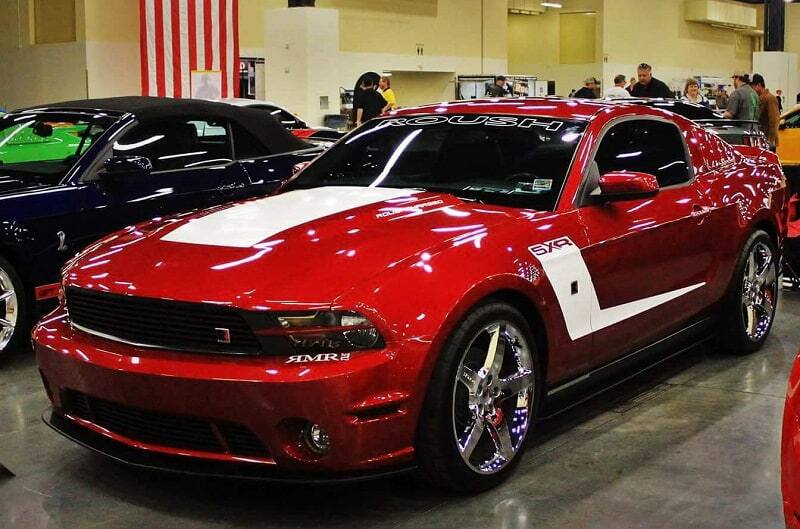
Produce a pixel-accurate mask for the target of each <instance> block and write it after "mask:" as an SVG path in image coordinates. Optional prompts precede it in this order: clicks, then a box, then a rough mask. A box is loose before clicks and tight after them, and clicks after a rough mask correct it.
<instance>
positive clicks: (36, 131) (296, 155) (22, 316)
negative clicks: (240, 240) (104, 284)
mask: <svg viewBox="0 0 800 529" xmlns="http://www.w3.org/2000/svg"><path fill="white" fill-rule="evenodd" d="M310 147H311V146H310V145H308V144H306V143H305V142H302V141H300V140H298V139H296V138H294V137H293V136H292V135H290V134H289V133H288V132H286V131H285V130H284V129H283V128H282V127H281V126H280V125H278V123H277V122H275V121H274V120H272V119H264V117H263V115H262V114H261V113H260V112H257V111H255V110H248V109H240V108H236V107H231V106H229V105H223V104H219V103H208V102H196V101H189V100H183V101H181V100H174V99H157V98H142V97H130V98H113V99H97V100H87V101H71V102H65V103H57V104H53V105H47V106H45V107H42V108H36V109H29V110H24V111H20V112H14V113H10V114H8V115H6V116H4V117H2V118H0V355H1V354H2V352H3V351H4V350H5V349H7V348H8V346H9V345H10V344H13V343H14V342H17V341H21V340H22V339H27V335H28V332H29V331H30V323H31V319H32V317H33V316H34V315H35V314H36V313H37V312H40V311H42V310H50V309H52V306H50V307H49V309H48V308H46V307H47V304H48V303H49V302H48V301H47V300H48V299H49V298H52V299H54V298H55V297H56V296H57V294H58V283H57V282H58V273H59V270H60V269H61V267H62V266H63V264H64V263H65V262H66V260H67V259H69V258H70V257H71V256H73V255H74V254H75V253H76V252H77V251H78V250H80V249H81V248H82V247H84V246H86V245H87V244H89V243H91V242H93V241H95V240H97V239H99V238H100V237H102V236H103V235H106V234H108V233H110V232H112V231H115V230H118V229H120V228H123V227H125V226H127V225H130V224H135V223H137V222H141V221H143V220H146V219H149V218H152V217H157V216H160V215H165V214H170V213H177V212H180V211H183V210H189V209H195V208H200V207H208V206H211V205H215V204H220V203H223V202H226V201H231V200H236V199H242V198H247V197H252V196H258V195H265V194H267V193H268V192H270V191H273V190H274V189H275V188H276V187H277V186H278V185H280V183H281V182H282V181H283V180H286V179H288V178H289V177H290V176H291V175H292V170H293V167H294V166H295V164H297V163H300V162H302V161H304V160H306V159H309V158H310V157H311V156H315V155H316V154H317V149H316V148H310ZM54 286H55V288H54ZM37 302H39V304H38V306H37V305H36V304H37Z"/></svg>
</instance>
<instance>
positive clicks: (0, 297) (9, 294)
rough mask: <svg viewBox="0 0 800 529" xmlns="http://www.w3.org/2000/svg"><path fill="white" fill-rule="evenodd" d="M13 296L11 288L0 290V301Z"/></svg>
mask: <svg viewBox="0 0 800 529" xmlns="http://www.w3.org/2000/svg"><path fill="white" fill-rule="evenodd" d="M13 296H14V291H13V290H6V291H0V301H7V300H9V299H11V298H12V297H13Z"/></svg>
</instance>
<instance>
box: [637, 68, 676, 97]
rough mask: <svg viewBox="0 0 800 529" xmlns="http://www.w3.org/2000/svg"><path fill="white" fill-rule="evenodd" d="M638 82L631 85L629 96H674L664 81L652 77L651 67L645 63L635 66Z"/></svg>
mask: <svg viewBox="0 0 800 529" xmlns="http://www.w3.org/2000/svg"><path fill="white" fill-rule="evenodd" d="M637 73H638V75H639V82H638V83H636V84H635V85H633V88H632V89H631V96H633V97H664V98H674V97H675V94H674V93H673V92H672V90H670V89H669V87H668V86H667V84H666V83H665V82H664V81H660V80H659V79H656V78H655V77H653V67H652V66H650V65H649V64H647V63H644V62H643V63H642V64H640V65H639V68H637Z"/></svg>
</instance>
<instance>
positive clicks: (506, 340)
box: [452, 321, 536, 474]
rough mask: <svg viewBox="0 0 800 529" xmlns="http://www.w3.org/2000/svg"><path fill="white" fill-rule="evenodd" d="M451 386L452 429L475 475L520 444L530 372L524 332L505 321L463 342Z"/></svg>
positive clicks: (527, 415)
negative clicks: (465, 345)
mask: <svg viewBox="0 0 800 529" xmlns="http://www.w3.org/2000/svg"><path fill="white" fill-rule="evenodd" d="M456 373H457V376H456V380H455V382H454V385H453V414H452V416H453V434H454V435H455V439H456V443H457V445H458V450H459V453H460V454H461V458H462V459H463V460H464V462H465V463H467V465H468V466H469V468H470V469H471V470H473V471H474V472H477V473H479V474H495V473H497V472H499V471H500V470H502V469H503V468H504V467H505V466H506V465H508V463H509V462H510V461H511V460H512V459H513V458H514V456H515V455H516V454H517V453H518V452H519V451H520V449H521V448H522V444H523V442H524V441H525V435H526V434H527V433H528V428H529V426H530V421H531V419H532V406H533V400H534V389H535V388H534V386H535V380H536V378H535V374H534V371H533V358H532V355H531V350H530V346H529V344H528V343H527V340H526V339H525V335H524V334H523V333H522V331H520V330H519V329H518V328H517V327H516V326H515V325H513V324H512V323H510V322H507V321H499V322H494V323H492V324H491V325H489V326H486V327H484V328H483V329H481V330H480V331H479V332H478V333H477V334H476V335H475V336H474V337H473V338H472V340H470V342H469V346H468V347H467V348H466V350H465V351H464V354H463V356H462V358H461V362H460V364H459V366H458V370H457V372H456Z"/></svg>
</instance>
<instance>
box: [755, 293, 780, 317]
mask: <svg viewBox="0 0 800 529" xmlns="http://www.w3.org/2000/svg"><path fill="white" fill-rule="evenodd" d="M753 306H754V307H755V308H756V309H758V310H759V311H761V313H762V314H764V315H765V316H767V317H772V313H773V312H774V311H775V306H774V305H773V304H772V301H771V300H770V298H769V296H766V295H762V296H761V299H760V300H759V301H758V302H756V303H755V304H754V305H753Z"/></svg>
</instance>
